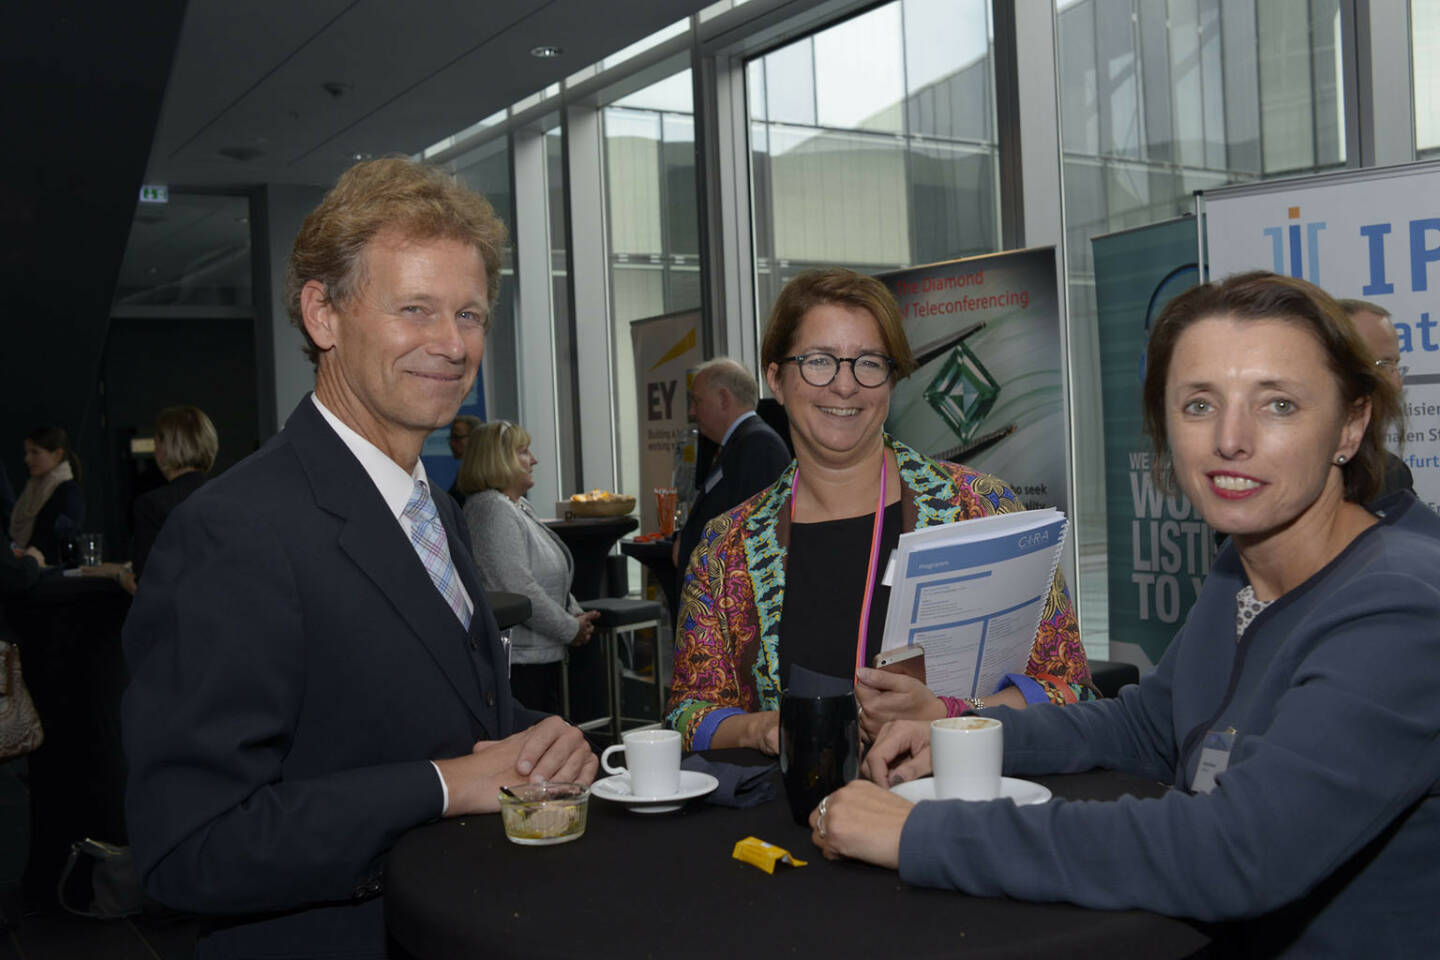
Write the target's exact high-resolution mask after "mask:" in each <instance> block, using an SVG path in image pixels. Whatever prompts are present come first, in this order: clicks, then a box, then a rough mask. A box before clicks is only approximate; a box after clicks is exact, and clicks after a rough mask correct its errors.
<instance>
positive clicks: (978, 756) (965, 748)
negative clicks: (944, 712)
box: [930, 717, 1005, 800]
mask: <svg viewBox="0 0 1440 960" xmlns="http://www.w3.org/2000/svg"><path fill="white" fill-rule="evenodd" d="M1004 732H1005V731H1004V729H1003V728H1002V727H1001V726H1000V721H999V720H993V719H991V718H990V717H943V718H941V719H939V720H932V721H930V760H931V764H932V765H933V766H934V772H935V797H936V798H937V799H939V800H994V799H995V798H996V797H998V796H1000V769H1001V766H1002V764H1003V761H1004V759H1005V740H1004Z"/></svg>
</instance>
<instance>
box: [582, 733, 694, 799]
mask: <svg viewBox="0 0 1440 960" xmlns="http://www.w3.org/2000/svg"><path fill="white" fill-rule="evenodd" d="M623 739H624V743H617V744H615V745H614V746H611V747H606V748H605V752H604V753H602V754H600V765H601V766H602V767H604V768H605V772H606V773H626V772H628V773H629V774H630V793H631V794H632V795H633V796H636V797H671V796H674V795H675V794H677V793H679V792H680V731H678V730H631V731H630V732H629V733H627V734H625V736H624V738H623ZM617 750H624V751H625V766H623V767H612V766H610V754H612V753H615V752H616V751H617Z"/></svg>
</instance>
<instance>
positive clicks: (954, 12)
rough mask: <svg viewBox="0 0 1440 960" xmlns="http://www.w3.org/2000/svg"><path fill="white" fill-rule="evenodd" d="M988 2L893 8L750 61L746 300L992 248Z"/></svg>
mask: <svg viewBox="0 0 1440 960" xmlns="http://www.w3.org/2000/svg"><path fill="white" fill-rule="evenodd" d="M992 47H993V32H992V30H991V26H990V6H989V3H988V2H987V0H896V2H893V3H889V4H886V5H884V6H881V7H877V8H875V9H873V10H870V11H868V12H866V13H864V14H861V15H860V16H857V17H854V18H852V19H850V20H846V21H844V22H842V23H839V24H836V25H834V26H831V27H828V28H826V29H825V30H822V31H820V32H818V33H816V34H813V35H811V36H808V37H804V38H802V39H800V40H797V41H794V42H792V43H790V44H787V45H786V46H783V47H780V48H777V49H775V50H772V51H770V52H768V53H766V54H764V55H763V56H761V57H757V58H756V59H754V60H751V61H750V63H749V64H748V68H747V69H748V72H749V75H748V81H749V83H748V86H749V119H750V149H751V189H752V191H753V198H754V210H755V256H756V300H757V308H758V312H759V314H760V316H762V317H763V316H765V315H766V314H767V313H768V311H769V308H770V304H771V303H772V302H773V301H774V298H775V296H776V294H778V293H779V290H780V287H781V286H783V285H784V283H785V282H786V281H787V280H789V279H790V278H791V277H793V276H794V275H795V274H797V273H800V272H801V271H803V270H806V269H808V268H810V267H812V266H819V265H826V264H839V265H842V266H848V267H851V268H853V269H856V270H861V271H865V272H867V273H874V272H879V271H882V270H892V269H895V268H897V267H903V266H910V265H912V264H918V263H930V262H934V261H939V260H950V259H954V258H956V257H963V256H969V255H972V254H977V253H990V252H993V251H994V250H996V249H998V248H999V244H1000V231H999V214H998V209H999V208H998V197H999V189H998V166H997V163H996V136H995V108H994V80H993V67H992V56H991V51H992Z"/></svg>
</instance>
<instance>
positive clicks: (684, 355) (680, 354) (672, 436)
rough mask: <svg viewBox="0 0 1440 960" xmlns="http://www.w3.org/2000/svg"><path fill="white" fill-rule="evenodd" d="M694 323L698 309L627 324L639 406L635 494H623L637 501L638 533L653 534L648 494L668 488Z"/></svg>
mask: <svg viewBox="0 0 1440 960" xmlns="http://www.w3.org/2000/svg"><path fill="white" fill-rule="evenodd" d="M700 322H701V319H700V311H699V310H686V311H682V312H680V313H667V314H664V315H662V316H658V317H649V318H647V319H644V320H636V321H634V322H632V323H631V324H630V343H631V345H632V347H633V348H634V350H635V386H636V388H637V390H638V396H637V397H636V400H637V402H638V403H639V417H638V422H639V424H640V489H639V490H635V491H629V490H626V491H623V492H625V493H633V494H634V496H635V499H636V500H637V501H638V503H637V504H636V505H637V506H638V507H639V508H640V530H641V532H642V533H651V532H653V531H655V530H658V529H659V520H658V517H657V515H656V509H655V493H654V491H655V488H656V487H668V486H670V484H671V478H672V474H673V472H674V469H675V444H676V442H677V441H678V440H679V439H680V438H681V436H682V435H683V434H684V433H685V428H686V426H687V425H688V423H689V421H688V418H687V413H686V411H687V409H688V407H689V403H690V401H689V397H688V395H687V393H686V385H685V371H687V370H689V369H690V368H691V367H695V366H699V364H700V361H701V349H700ZM582 402H584V401H583V400H582Z"/></svg>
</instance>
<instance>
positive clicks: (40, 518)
mask: <svg viewBox="0 0 1440 960" xmlns="http://www.w3.org/2000/svg"><path fill="white" fill-rule="evenodd" d="M84 524H85V494H84V493H83V492H82V491H81V490H80V484H79V483H77V482H75V481H74V480H66V481H65V482H64V483H61V484H60V485H59V486H57V487H56V488H55V491H54V492H53V493H51V494H50V499H49V500H46V501H45V505H44V506H42V507H41V508H40V512H39V513H37V514H36V515H35V529H34V532H33V533H32V534H30V543H29V546H32V547H34V548H35V549H37V550H39V551H40V552H41V553H43V554H45V562H46V563H48V564H50V565H51V566H54V565H55V564H58V563H59V562H60V561H61V559H62V558H61V556H60V553H61V546H62V545H63V544H64V543H65V542H66V541H67V540H70V539H71V538H73V537H74V536H75V535H76V534H77V533H79V532H80V528H81V527H83V526H84Z"/></svg>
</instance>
